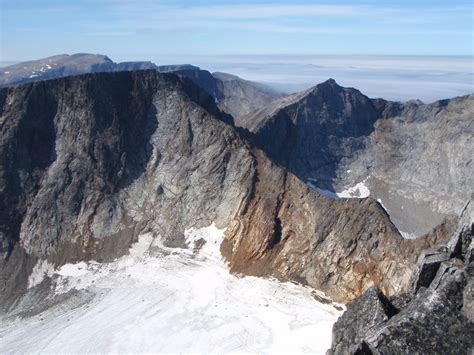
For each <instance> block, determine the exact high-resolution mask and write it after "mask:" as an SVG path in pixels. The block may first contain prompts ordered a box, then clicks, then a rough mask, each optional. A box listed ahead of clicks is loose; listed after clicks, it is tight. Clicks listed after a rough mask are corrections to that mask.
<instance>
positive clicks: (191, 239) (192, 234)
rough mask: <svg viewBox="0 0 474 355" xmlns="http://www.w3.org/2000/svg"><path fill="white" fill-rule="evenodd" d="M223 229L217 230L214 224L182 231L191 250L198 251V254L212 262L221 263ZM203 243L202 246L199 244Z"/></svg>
mask: <svg viewBox="0 0 474 355" xmlns="http://www.w3.org/2000/svg"><path fill="white" fill-rule="evenodd" d="M224 232H225V229H219V228H217V227H216V225H215V223H214V222H212V224H211V225H210V226H209V227H204V228H199V229H196V228H189V229H186V230H185V231H184V237H185V238H186V244H187V245H188V246H189V247H190V248H192V249H199V254H200V255H202V256H204V257H206V258H208V259H210V260H213V261H221V260H222V255H221V252H220V246H221V243H222V241H223V240H224ZM201 242H204V245H202V246H200V245H199V244H200V243H201Z"/></svg>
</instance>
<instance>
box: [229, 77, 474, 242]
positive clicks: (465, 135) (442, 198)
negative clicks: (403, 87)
mask: <svg viewBox="0 0 474 355" xmlns="http://www.w3.org/2000/svg"><path fill="white" fill-rule="evenodd" d="M473 117H474V95H467V96H464V97H459V98H454V99H450V100H442V101H438V102H435V103H432V104H429V105H424V104H422V103H421V102H418V101H412V102H407V103H398V102H389V101H385V100H382V99H369V98H368V97H366V96H365V95H363V94H362V93H360V92H359V91H358V90H356V89H353V88H344V87H341V86H339V85H337V83H336V82H335V81H334V80H332V79H331V80H328V81H326V82H324V83H322V84H320V85H317V86H316V87H314V88H312V89H309V90H307V91H305V92H302V93H298V94H294V95H291V96H289V97H285V98H282V99H279V100H277V101H276V102H275V103H272V104H270V105H268V106H266V107H265V108H263V109H261V110H260V111H258V112H256V113H252V114H250V115H247V116H245V117H240V118H239V119H238V120H236V123H237V125H239V126H241V127H244V128H246V129H248V130H249V131H250V132H251V134H250V135H251V136H252V139H254V140H255V142H256V144H257V145H258V146H259V147H260V148H261V149H263V150H264V151H265V152H267V154H268V155H269V156H270V157H271V158H272V159H273V160H274V161H277V162H279V163H280V164H281V165H283V166H285V167H287V168H288V169H289V170H290V171H292V172H293V173H294V174H296V175H297V176H298V177H300V178H301V179H302V180H304V181H311V182H312V183H313V185H316V186H318V187H319V188H321V189H324V190H329V191H332V192H334V191H336V192H338V191H343V190H346V189H348V188H350V187H354V186H356V185H357V184H363V185H364V186H366V187H368V189H369V190H370V193H371V196H372V197H373V198H375V199H380V200H381V201H382V203H383V205H384V207H385V208H386V209H387V210H388V212H389V214H390V217H391V219H392V221H393V222H394V223H395V224H396V225H397V227H398V228H399V229H400V230H401V231H403V232H406V233H407V235H410V234H412V235H415V236H419V235H422V234H424V233H428V232H429V231H430V230H431V229H432V228H433V227H435V226H436V225H438V224H439V223H441V222H442V221H443V219H444V218H445V217H446V216H447V215H449V214H456V215H457V214H459V211H460V210H461V208H462V206H463V205H464V203H465V199H466V196H469V195H470V194H471V193H472V186H474V166H473V163H472V152H473V151H474V120H473ZM310 179H312V180H310ZM354 190H356V189H354ZM355 192H357V191H355ZM333 195H334V194H333ZM355 195H356V196H357V193H356V194H355Z"/></svg>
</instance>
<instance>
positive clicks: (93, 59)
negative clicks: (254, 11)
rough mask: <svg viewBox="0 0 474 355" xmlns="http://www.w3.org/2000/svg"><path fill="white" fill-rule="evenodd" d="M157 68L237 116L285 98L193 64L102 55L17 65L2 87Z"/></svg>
mask: <svg viewBox="0 0 474 355" xmlns="http://www.w3.org/2000/svg"><path fill="white" fill-rule="evenodd" d="M145 69H155V70H158V71H159V72H162V73H171V72H172V73H175V74H178V75H184V76H187V77H189V78H190V79H191V80H193V81H194V82H195V83H196V84H197V85H199V86H200V87H201V88H203V89H204V90H205V91H207V92H208V93H209V94H211V95H212V96H213V97H214V99H215V100H216V103H217V104H218V106H219V108H220V109H221V110H223V111H224V112H226V113H229V114H231V115H232V116H234V117H239V116H242V115H246V114H249V113H250V112H252V111H254V110H256V109H258V108H260V107H262V106H263V105H266V104H268V103H269V102H271V101H272V100H274V99H276V98H278V97H281V96H283V94H281V93H279V92H277V91H275V90H274V89H272V88H270V87H268V86H266V85H263V84H259V83H254V82H251V81H247V80H243V79H241V78H239V77H237V76H234V75H230V74H225V73H214V74H211V73H210V72H209V71H207V70H201V69H200V68H199V67H196V66H193V65H190V64H181V65H156V64H154V63H152V62H149V61H136V62H121V63H115V62H113V61H112V60H111V59H110V58H109V57H107V56H105V55H101V54H88V53H78V54H72V55H68V54H61V55H56V56H52V57H48V58H43V59H38V60H32V61H28V62H22V63H17V64H14V65H10V66H7V67H4V68H1V69H0V87H1V86H6V85H13V84H20V83H27V82H31V81H38V80H48V79H55V78H61V77H65V76H70V75H79V74H86V73H99V72H112V71H131V70H145Z"/></svg>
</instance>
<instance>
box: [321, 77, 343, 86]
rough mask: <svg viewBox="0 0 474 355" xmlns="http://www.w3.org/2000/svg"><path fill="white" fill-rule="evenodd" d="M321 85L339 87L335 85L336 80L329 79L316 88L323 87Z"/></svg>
mask: <svg viewBox="0 0 474 355" xmlns="http://www.w3.org/2000/svg"><path fill="white" fill-rule="evenodd" d="M323 85H330V86H339V85H338V84H337V83H336V80H334V79H333V78H329V79H328V80H326V81H324V82H322V83H321V84H319V85H318V86H323ZM339 87H340V86H339Z"/></svg>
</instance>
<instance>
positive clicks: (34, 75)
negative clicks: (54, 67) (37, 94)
mask: <svg viewBox="0 0 474 355" xmlns="http://www.w3.org/2000/svg"><path fill="white" fill-rule="evenodd" d="M37 76H39V75H38V74H33V75H30V76H29V78H30V79H32V78H36V77H37Z"/></svg>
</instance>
